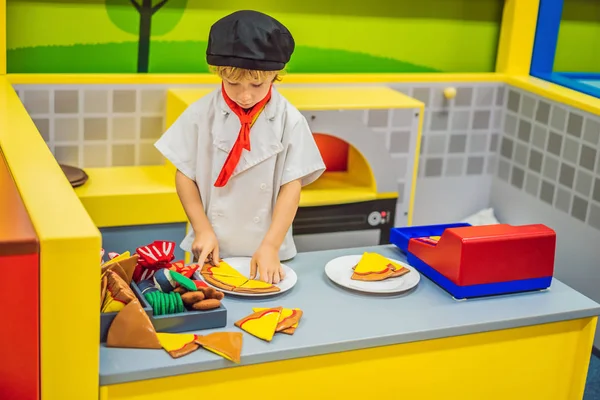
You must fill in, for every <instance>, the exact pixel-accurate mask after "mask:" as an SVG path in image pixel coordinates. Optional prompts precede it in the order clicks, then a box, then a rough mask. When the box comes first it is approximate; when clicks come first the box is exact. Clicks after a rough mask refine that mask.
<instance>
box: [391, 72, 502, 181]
mask: <svg viewBox="0 0 600 400" xmlns="http://www.w3.org/2000/svg"><path fill="white" fill-rule="evenodd" d="M392 87H394V88H396V89H398V90H400V91H402V92H404V93H406V94H408V95H410V96H412V97H414V98H416V99H419V100H421V101H423V102H424V103H425V104H426V111H425V123H424V127H423V138H422V143H421V158H420V160H419V179H427V178H440V177H469V176H477V175H487V174H491V173H493V172H494V171H495V166H496V148H497V145H498V134H499V132H500V130H501V123H502V115H503V99H504V87H503V85H501V84H495V83H468V84H465V83H451V82H450V83H447V82H445V83H438V84H435V83H434V84H420V85H417V86H415V85H412V86H410V87H409V86H404V85H393V86H392ZM448 87H454V88H456V89H457V92H456V97H455V98H454V99H450V100H448V99H446V98H445V97H444V93H443V92H444V89H445V88H448Z"/></svg>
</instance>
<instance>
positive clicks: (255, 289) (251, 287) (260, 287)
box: [233, 279, 281, 293]
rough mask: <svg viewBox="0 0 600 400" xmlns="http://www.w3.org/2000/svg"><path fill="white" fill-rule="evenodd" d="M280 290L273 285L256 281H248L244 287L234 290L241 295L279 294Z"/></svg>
mask: <svg viewBox="0 0 600 400" xmlns="http://www.w3.org/2000/svg"><path fill="white" fill-rule="evenodd" d="M280 290H281V289H279V288H278V287H277V286H275V285H273V284H271V283H267V282H263V281H259V280H255V279H248V280H247V281H246V282H244V284H243V285H240V286H238V287H236V288H235V289H233V291H234V292H239V293H275V292H279V291H280Z"/></svg>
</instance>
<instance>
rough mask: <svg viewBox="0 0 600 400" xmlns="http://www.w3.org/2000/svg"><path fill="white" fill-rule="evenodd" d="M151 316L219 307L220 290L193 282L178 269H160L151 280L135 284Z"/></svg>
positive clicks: (221, 294)
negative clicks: (176, 270)
mask: <svg viewBox="0 0 600 400" xmlns="http://www.w3.org/2000/svg"><path fill="white" fill-rule="evenodd" d="M137 285H138V287H139V288H140V290H141V292H142V294H143V295H144V298H145V299H146V300H147V301H148V303H149V304H150V305H151V306H152V309H153V310H154V315H165V314H177V313H182V312H185V311H186V310H189V311H193V310H212V309H215V308H219V307H220V306H221V300H222V299H223V297H224V294H223V292H219V291H218V290H216V289H213V288H209V287H208V285H206V284H205V283H204V282H201V281H193V280H191V279H189V278H186V277H185V276H183V275H181V274H180V273H178V272H175V271H171V270H169V269H166V268H163V269H161V270H158V271H157V272H156V273H155V274H154V277H153V279H145V280H143V281H140V282H139V283H138V284H137Z"/></svg>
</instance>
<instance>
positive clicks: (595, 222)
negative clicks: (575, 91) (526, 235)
mask: <svg viewBox="0 0 600 400" xmlns="http://www.w3.org/2000/svg"><path fill="white" fill-rule="evenodd" d="M499 154H500V160H499V164H498V171H497V176H498V177H499V178H500V179H502V180H503V181H505V182H508V183H510V184H511V185H512V186H514V187H515V188H517V189H519V190H522V191H524V192H525V193H527V194H528V195H530V196H533V197H535V198H537V199H539V201H541V202H544V203H546V204H549V205H551V206H552V207H554V209H556V210H558V211H559V212H561V213H565V214H567V215H569V216H570V217H571V218H574V219H575V220H577V221H579V222H580V223H584V224H587V225H589V226H590V227H592V228H595V229H598V230H600V117H598V116H596V115H592V114H590V113H587V112H583V111H581V110H578V109H574V108H571V107H567V106H565V105H563V104H559V103H556V102H554V101H550V100H547V99H544V98H542V97H539V96H536V95H534V94H531V93H528V92H525V91H523V90H520V89H517V88H513V87H510V88H509V89H508V95H507V102H506V115H505V120H504V131H503V136H502V138H501V144H500V149H499Z"/></svg>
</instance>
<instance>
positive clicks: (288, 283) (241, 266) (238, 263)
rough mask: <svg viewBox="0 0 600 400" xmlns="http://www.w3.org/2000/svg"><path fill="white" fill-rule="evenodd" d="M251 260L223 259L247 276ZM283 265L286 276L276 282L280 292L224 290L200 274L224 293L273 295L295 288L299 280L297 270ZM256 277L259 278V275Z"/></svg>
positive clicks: (238, 258)
mask: <svg viewBox="0 0 600 400" xmlns="http://www.w3.org/2000/svg"><path fill="white" fill-rule="evenodd" d="M251 260H252V258H250V257H230V258H224V259H223V261H225V262H226V263H227V264H229V265H231V266H232V267H233V268H234V269H235V270H237V271H238V272H240V273H241V274H242V275H244V276H245V277H249V276H250V261H251ZM281 267H282V268H283V272H284V273H285V278H284V279H283V280H282V281H281V282H279V283H277V284H275V286H277V287H278V288H279V289H280V290H279V292H269V293H240V292H233V291H230V290H224V289H221V288H219V287H217V286H215V285H211V284H210V283H209V282H207V281H206V280H205V279H204V277H203V276H202V274H199V275H200V277H201V278H202V280H203V281H204V282H205V283H206V284H207V285H209V286H211V287H213V288H215V289H217V290H219V291H221V292H223V293H229V294H232V295H234V296H244V297H266V296H273V295H277V294H280V293H283V292H287V291H288V290H290V289H291V288H293V287H294V285H295V284H296V282H297V281H298V276H297V275H296V272H294V270H293V269H291V268H290V267H288V266H287V265H285V264H281ZM255 279H258V276H257V277H256V278H255Z"/></svg>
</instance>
